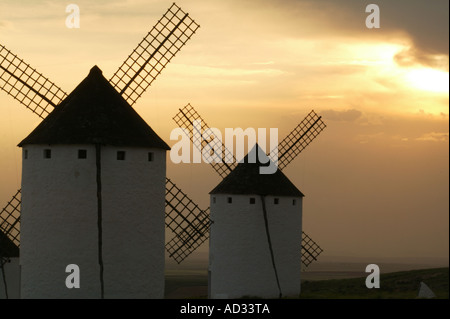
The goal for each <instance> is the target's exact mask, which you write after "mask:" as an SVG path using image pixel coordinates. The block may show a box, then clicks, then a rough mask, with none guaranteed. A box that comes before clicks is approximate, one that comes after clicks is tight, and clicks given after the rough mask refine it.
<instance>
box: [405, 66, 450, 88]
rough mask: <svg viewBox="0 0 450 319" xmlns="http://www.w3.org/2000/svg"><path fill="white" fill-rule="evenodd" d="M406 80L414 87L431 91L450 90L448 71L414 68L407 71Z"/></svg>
mask: <svg viewBox="0 0 450 319" xmlns="http://www.w3.org/2000/svg"><path fill="white" fill-rule="evenodd" d="M406 81H407V82H408V83H409V85H410V86H411V87H413V88H417V89H420V90H424V91H431V92H443V93H444V92H447V93H448V92H449V88H448V86H449V77H448V72H444V71H440V70H436V69H431V68H420V69H412V70H410V71H408V72H407V73H406Z"/></svg>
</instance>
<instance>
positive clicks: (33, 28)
mask: <svg viewBox="0 0 450 319" xmlns="http://www.w3.org/2000/svg"><path fill="white" fill-rule="evenodd" d="M69 3H75V4H77V5H78V6H79V7H80V11H81V20H80V22H81V27H80V28H79V29H68V28H66V26H65V20H66V17H67V15H68V13H66V12H65V8H66V5H68V4H69ZM369 3H376V4H378V5H379V7H380V12H381V28H380V29H368V28H366V26H365V20H366V17H367V15H368V13H366V12H365V8H366V5H368V4H369ZM171 4H172V1H162V0H154V1H153V0H147V1H145V0H117V1H115V0H114V1H102V0H101V1H81V0H73V1H72V2H67V1H56V0H47V1H34V0H33V1H31V0H28V1H20V2H19V1H13V0H2V1H1V2H0V43H1V44H2V45H5V46H6V47H7V48H8V49H9V50H11V51H13V52H14V53H16V54H18V55H19V56H20V57H21V58H23V59H24V60H25V61H26V62H28V63H30V64H31V65H32V66H33V67H34V68H36V69H37V70H38V71H39V72H41V73H43V74H44V75H45V76H47V77H49V78H50V80H52V81H54V82H55V83H56V84H57V85H59V86H60V87H61V88H62V89H63V90H65V91H66V92H67V93H69V92H71V91H72V90H73V89H74V88H75V86H76V85H77V84H78V83H79V82H80V81H81V80H83V79H84V78H85V77H86V76H87V74H88V72H89V70H90V68H91V67H92V66H94V65H98V66H99V67H100V69H102V70H103V74H104V75H105V77H106V78H108V79H109V78H110V77H111V76H112V75H113V74H114V72H115V71H116V69H117V68H118V67H119V66H120V65H121V63H122V62H123V61H124V60H125V58H126V57H127V56H128V55H129V54H130V53H131V51H132V50H133V49H134V48H135V46H136V45H137V43H138V42H139V41H140V40H141V39H142V38H143V37H144V36H145V35H146V33H147V32H148V31H149V30H150V29H151V28H152V26H153V25H154V24H155V23H156V22H157V20H158V19H159V18H160V17H161V16H162V15H163V14H164V13H165V11H166V10H167V8H169V7H170V5H171ZM177 5H179V6H180V7H181V8H182V9H183V10H184V11H186V12H188V13H189V14H190V16H191V17H192V18H193V19H195V20H196V22H198V23H199V24H200V29H198V31H197V33H196V34H195V35H194V36H193V37H192V39H191V40H190V41H189V42H188V43H187V45H186V46H185V47H183V49H182V50H181V51H180V52H179V53H178V54H177V56H176V57H175V58H174V59H173V60H172V62H171V63H170V64H169V65H168V67H167V68H166V69H165V70H164V71H163V73H162V74H161V75H160V76H159V77H158V79H157V80H156V81H155V82H154V83H153V84H152V86H151V87H150V89H149V90H148V91H147V92H146V93H145V94H144V96H143V97H142V98H141V99H140V100H139V101H138V102H137V103H136V105H135V109H136V110H137V111H138V113H139V114H140V115H141V116H142V117H143V118H144V119H145V120H146V121H147V123H149V125H150V126H151V127H152V128H153V129H154V130H155V131H156V132H157V133H158V134H159V135H160V136H161V137H162V138H163V139H164V140H165V141H166V142H167V143H168V144H169V145H173V144H174V143H175V142H176V141H170V139H169V136H170V132H171V130H172V129H174V128H175V127H176V124H175V123H174V121H173V120H172V117H173V116H174V115H175V114H176V113H177V111H178V109H179V108H181V107H183V106H184V105H186V104H187V103H191V105H192V106H194V107H195V108H196V109H197V111H198V112H199V113H200V114H201V115H202V116H203V117H204V119H205V120H206V121H207V123H208V124H209V125H210V126H211V127H217V128H219V129H220V130H221V131H222V132H224V129H225V128H227V127H229V128H234V127H242V128H247V127H253V128H271V127H276V128H278V130H279V139H280V141H281V139H283V138H284V137H285V136H286V135H287V134H288V133H289V132H290V131H291V130H292V129H293V128H294V127H295V126H296V125H297V124H298V123H299V122H300V121H301V120H302V119H303V118H304V117H305V116H306V115H307V113H308V112H309V111H310V110H311V109H314V110H315V111H316V112H317V113H319V114H320V115H322V116H323V119H324V121H325V122H326V124H327V128H326V129H325V130H324V131H323V132H322V133H321V134H320V136H319V137H318V138H317V139H316V140H315V141H314V142H313V143H312V144H311V145H310V146H309V147H308V148H307V149H306V150H305V151H304V152H303V153H301V154H300V155H299V156H298V158H297V159H296V160H295V161H294V162H292V163H291V164H290V165H289V166H288V167H287V168H286V169H285V170H284V173H285V174H286V175H287V176H288V177H289V179H290V180H291V181H292V182H293V183H294V184H295V185H296V186H297V187H298V188H299V189H300V190H301V191H302V192H303V193H304V194H305V195H306V197H305V199H304V210H303V212H304V215H303V221H304V226H303V227H304V231H305V232H306V233H308V234H309V235H310V236H311V237H312V238H313V239H314V240H316V241H317V242H318V244H319V245H320V246H321V247H323V248H324V250H325V251H324V253H323V256H350V257H361V258H368V259H369V260H371V258H372V259H373V262H374V263H376V262H377V258H381V257H414V258H421V257H433V258H440V259H442V260H447V262H448V255H449V195H448V192H449V73H448V72H449V42H448V37H449V13H448V12H449V2H448V1H447V0H432V1H425V0H420V1H418V0H408V1H406V0H391V1H386V0H374V1H371V2H369V1H360V0H342V1H335V0H334V1H331V0H320V1H319V0H283V1H270V0H252V1H242V0H231V1H219V0H208V1H205V0H189V1H188V0H180V1H177ZM39 122H40V119H39V118H38V117H37V116H36V115H34V114H33V113H31V112H30V111H29V110H27V109H26V108H25V107H24V106H22V105H21V104H19V103H18V102H17V101H15V100H13V99H12V98H11V97H10V96H8V95H7V94H6V93H5V92H4V91H0V149H1V151H0V167H1V174H0V176H1V183H0V206H1V207H0V208H2V207H3V206H5V205H6V203H7V201H8V200H9V199H10V198H11V196H12V195H13V194H14V193H15V191H16V190H17V189H18V188H20V181H21V150H20V149H19V148H18V147H17V146H16V145H17V144H18V143H19V142H20V141H21V140H22V139H23V138H24V137H25V136H27V135H28V134H29V133H30V132H31V130H32V129H33V128H34V127H36V125H37V124H38V123H39ZM167 175H168V177H169V178H171V179H173V180H174V182H175V183H176V184H177V185H178V186H180V187H181V188H182V189H183V190H185V191H186V192H187V193H188V194H189V195H190V197H191V198H192V199H194V200H195V201H196V202H197V203H198V204H199V205H200V206H201V207H203V208H206V207H208V205H209V196H208V193H209V191H211V190H212V189H213V188H214V187H215V186H216V185H217V184H218V183H219V182H220V177H219V176H218V175H217V174H216V173H215V172H214V170H213V169H212V168H210V167H209V165H208V164H179V165H175V164H172V163H170V161H168V166H167ZM206 249H207V245H204V246H203V247H202V250H203V251H205V250H206Z"/></svg>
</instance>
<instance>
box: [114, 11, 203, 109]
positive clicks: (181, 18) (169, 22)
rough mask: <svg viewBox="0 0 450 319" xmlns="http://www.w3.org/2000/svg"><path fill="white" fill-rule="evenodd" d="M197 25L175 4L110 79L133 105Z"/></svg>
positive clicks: (190, 35)
mask: <svg viewBox="0 0 450 319" xmlns="http://www.w3.org/2000/svg"><path fill="white" fill-rule="evenodd" d="M199 27H200V26H199V25H198V24H197V23H196V22H195V21H194V20H192V19H191V18H190V17H189V14H187V13H185V12H184V11H183V10H181V8H179V7H178V6H177V5H176V4H175V3H174V4H173V5H172V6H171V7H170V8H169V9H168V10H167V12H166V13H165V14H164V15H163V17H162V18H161V19H160V20H159V21H158V23H157V24H156V25H155V26H154V27H153V29H152V30H151V31H150V32H149V33H148V34H147V36H146V37H145V38H144V39H143V40H142V41H141V42H140V43H139V44H138V46H137V47H136V49H134V51H133V52H132V53H131V54H130V56H129V57H128V58H127V59H126V60H125V62H123V64H122V66H121V67H120V68H119V69H118V70H117V71H116V73H115V74H114V75H113V77H112V78H111V79H110V82H111V84H112V85H113V86H114V87H115V88H116V90H117V91H118V92H120V94H122V96H123V98H124V99H125V100H126V101H127V102H128V103H129V104H130V105H133V104H134V103H135V102H136V100H137V99H138V98H139V97H140V96H141V95H142V94H143V93H144V92H145V90H147V88H148V87H149V86H150V85H151V84H152V82H153V81H154V80H155V79H156V77H157V76H158V75H159V74H160V73H161V71H162V70H163V69H164V68H165V67H166V65H167V64H168V63H169V62H170V60H171V59H172V58H173V57H174V56H175V54H177V52H178V51H180V49H181V48H182V47H183V46H184V45H185V44H186V42H187V41H188V40H189V39H190V38H191V37H192V35H193V34H194V33H195V31H196V30H197V29H198V28H199Z"/></svg>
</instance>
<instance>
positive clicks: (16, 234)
mask: <svg viewBox="0 0 450 319" xmlns="http://www.w3.org/2000/svg"><path fill="white" fill-rule="evenodd" d="M20 204H21V190H20V189H19V190H18V191H17V192H16V193H15V194H14V196H13V197H12V199H11V200H10V201H9V202H8V204H6V206H5V207H4V208H3V209H2V210H1V212H0V231H1V232H3V234H5V235H6V236H7V237H8V238H9V239H10V240H11V241H12V242H13V243H14V244H15V245H16V246H17V247H20Z"/></svg>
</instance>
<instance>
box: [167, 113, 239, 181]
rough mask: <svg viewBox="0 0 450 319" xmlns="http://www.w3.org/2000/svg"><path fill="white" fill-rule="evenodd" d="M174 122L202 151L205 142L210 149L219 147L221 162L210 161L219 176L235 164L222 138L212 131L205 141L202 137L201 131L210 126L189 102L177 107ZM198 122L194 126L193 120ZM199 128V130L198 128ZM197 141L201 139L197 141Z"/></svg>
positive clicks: (207, 129)
mask: <svg viewBox="0 0 450 319" xmlns="http://www.w3.org/2000/svg"><path fill="white" fill-rule="evenodd" d="M173 120H174V121H175V123H177V125H178V127H180V128H183V129H186V130H187V132H189V138H190V139H191V141H192V143H193V145H194V146H195V147H196V148H197V149H198V150H199V151H200V152H202V149H203V147H204V146H205V144H209V146H210V147H211V148H212V149H221V150H222V154H221V156H220V158H222V159H223V162H222V163H216V162H212V163H210V164H211V167H212V168H213V169H214V170H215V171H216V172H217V174H219V175H220V177H222V178H225V177H226V176H227V175H228V174H229V173H230V172H231V171H232V170H233V169H234V168H235V167H236V166H237V163H236V159H235V157H234V155H233V153H232V152H230V151H229V150H228V149H227V148H226V147H225V145H223V143H222V140H221V139H218V138H216V136H214V134H213V133H212V134H211V135H210V140H209V141H205V140H203V139H202V132H205V131H210V132H212V131H211V128H210V127H209V126H208V124H206V121H205V120H203V118H202V117H201V116H200V114H198V112H197V111H196V110H195V109H194V108H193V107H192V106H191V104H187V105H186V106H184V107H182V108H181V109H179V112H178V113H177V114H176V115H175V116H174V117H173ZM195 121H198V122H197V123H199V124H200V126H201V127H200V126H199V127H197V125H196V126H195V127H194V122H195ZM199 129H200V130H199ZM191 133H192V134H191ZM197 141H201V143H198V142H197Z"/></svg>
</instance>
